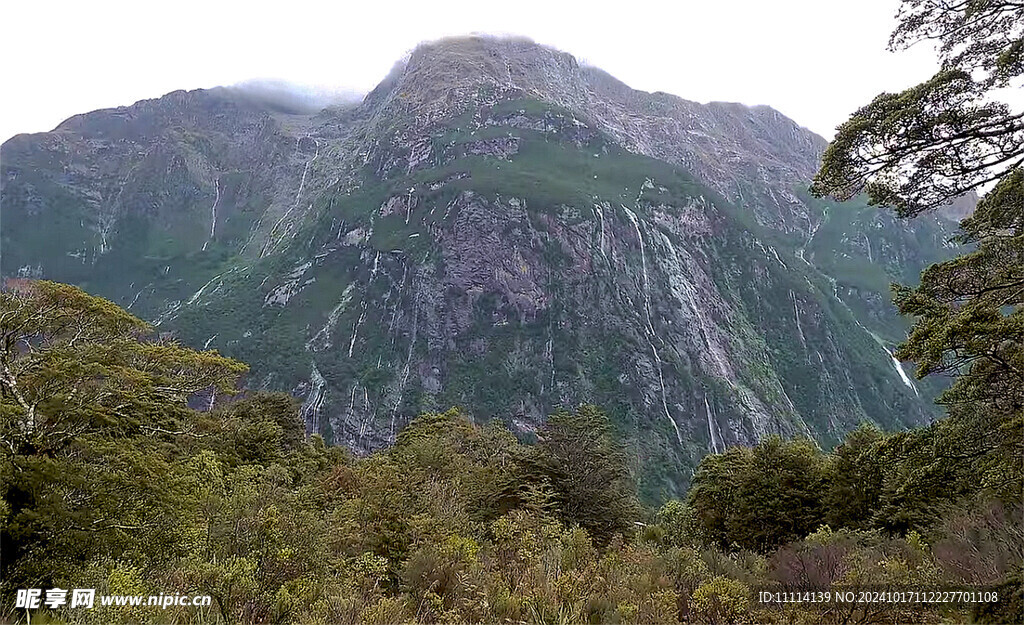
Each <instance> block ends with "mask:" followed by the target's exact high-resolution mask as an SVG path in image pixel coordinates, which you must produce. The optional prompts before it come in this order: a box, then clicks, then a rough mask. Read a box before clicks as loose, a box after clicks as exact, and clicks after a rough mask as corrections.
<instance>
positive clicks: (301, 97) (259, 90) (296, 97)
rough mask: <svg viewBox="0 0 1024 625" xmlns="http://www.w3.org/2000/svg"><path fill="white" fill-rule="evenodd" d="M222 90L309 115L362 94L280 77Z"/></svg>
mask: <svg viewBox="0 0 1024 625" xmlns="http://www.w3.org/2000/svg"><path fill="white" fill-rule="evenodd" d="M222 89H225V90H227V91H230V92H233V93H234V94H235V95H236V96H237V97H241V98H243V99H247V100H250V101H252V102H254V103H257V104H259V105H261V106H265V107H267V108H269V109H271V110H273V111H277V112H280V113H288V114H292V115H301V114H311V113H316V112H319V111H322V110H323V109H325V108H328V107H332V106H345V105H349V104H354V103H357V102H359V101H360V100H361V99H362V96H363V94H361V93H358V92H356V91H354V90H351V89H345V88H338V87H327V86H319V85H303V84H298V83H293V82H289V81H286V80H280V79H256V80H247V81H245V82H241V83H238V84H235V85H230V86H227V87H222Z"/></svg>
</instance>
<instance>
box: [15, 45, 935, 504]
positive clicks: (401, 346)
mask: <svg viewBox="0 0 1024 625" xmlns="http://www.w3.org/2000/svg"><path fill="white" fill-rule="evenodd" d="M824 145H825V142H824V140H823V139H821V138H820V137H818V136H816V135H814V134H813V133H811V132H809V131H807V130H805V129H803V128H801V127H799V126H798V125H797V124H796V123H794V122H793V121H791V120H789V119H787V118H785V117H784V116H782V115H781V114H779V113H778V112H777V111H774V110H772V109H770V108H768V107H753V108H750V107H746V106H742V105H738V104H723V103H712V104H706V105H705V104H697V103H694V102H688V101H686V100H682V99H680V98H677V97H675V96H670V95H666V94H660V93H656V94H648V93H643V92H638V91H634V90H631V89H629V88H628V87H626V86H625V85H623V84H622V83H620V82H618V81H616V80H615V79H613V78H611V77H610V76H608V75H607V74H604V73H603V72H601V71H599V70H596V69H593V68H588V67H582V66H580V65H579V64H578V63H577V62H576V60H575V59H573V58H572V57H571V56H570V55H568V54H564V53H561V52H557V51H555V50H551V49H549V48H545V47H541V46H538V45H535V44H532V43H529V42H525V41H519V40H504V39H488V38H467V39H455V40H444V41H440V42H436V43H433V44H427V45H423V46H421V47H419V48H417V49H416V50H415V51H414V52H413V53H412V54H411V55H410V57H409V58H408V59H407V60H406V61H405V62H404V63H403V64H401V65H399V66H398V67H397V68H396V70H395V71H394V72H392V74H391V75H389V76H388V77H387V78H386V79H385V80H384V82H382V83H381V84H380V86H378V88H377V89H375V90H374V91H373V92H371V93H370V94H369V95H368V96H367V97H366V98H365V99H364V101H363V102H362V103H360V104H358V105H351V106H343V107H335V108H328V109H324V110H323V111H320V112H319V113H316V114H312V115H309V114H296V113H294V112H289V111H286V110H282V109H281V108H280V107H276V106H273V105H272V104H270V103H266V102H262V101H261V100H259V99H258V98H253V97H250V96H249V95H247V94H246V93H244V92H241V91H238V90H232V89H214V90H207V91H203V90H199V91H192V92H187V93H186V92H175V93H172V94H168V95H167V96H164V97H163V98H160V99H157V100H149V101H144V102H139V103H137V104H135V105H133V106H131V107H123V108H118V109H112V110H104V111H96V112H92V113H87V114H84V115H79V116H76V117H74V118H71V119H69V120H68V121H66V122H65V123H63V124H62V125H61V126H59V127H58V128H57V129H55V130H54V131H53V132H50V133H41V134H34V135H20V136H18V137H15V138H13V139H11V140H9V141H8V142H6V143H5V144H4V145H3V148H2V161H3V172H2V189H0V197H2V213H3V214H2V219H3V230H2V235H0V236H2V246H3V256H2V258H0V263H2V264H0V273H2V274H3V275H5V276H20V277H32V278H38V277H45V278H47V279H53V280H58V281H65V282H71V283H74V284H78V285H80V286H82V287H83V288H85V289H87V290H88V291H90V292H92V293H96V294H99V295H102V296H104V297H108V298H110V299H112V300H114V301H115V302H117V303H119V304H121V305H122V306H124V307H126V308H127V309H129V310H130V311H131V312H132V313H133V314H136V315H138V316H140V317H142V318H144V319H147V320H149V321H151V322H152V323H154V324H155V325H157V326H158V328H159V329H160V330H161V331H170V332H173V333H175V334H176V335H177V336H179V337H180V338H181V339H183V340H184V341H186V342H187V343H188V344H190V345H192V346H195V347H199V348H208V349H217V350H219V351H220V352H221V353H223V354H226V355H230V356H233V357H237V358H240V359H242V360H245V361H246V362H248V363H250V364H251V365H252V371H251V373H250V375H249V378H248V385H250V386H252V387H256V388H262V389H275V390H287V391H290V392H292V393H293V394H295V395H297V396H298V397H300V398H301V399H303V400H304V404H303V408H302V415H303V417H304V419H305V421H306V425H307V429H308V430H309V431H316V432H320V433H322V434H323V435H324V436H325V438H326V439H327V440H328V441H330V442H333V443H336V444H342V445H346V446H348V447H350V448H352V449H355V450H359V451H365V450H370V449H374V448H378V447H381V446H384V445H387V444H390V443H392V442H394V440H395V437H396V435H397V433H398V432H399V430H400V429H401V428H402V426H403V425H404V424H405V423H407V422H408V420H409V419H410V418H411V417H412V416H413V415H415V414H418V413H419V412H422V411H426V410H440V409H446V408H448V407H449V406H452V405H459V406H462V407H464V408H465V409H467V410H468V411H469V412H470V413H471V414H473V415H474V416H475V417H476V418H477V419H482V420H483V419H488V418H491V417H495V418H500V419H501V420H503V421H505V422H506V423H508V424H509V425H510V426H511V427H512V428H513V429H514V430H515V431H517V432H519V433H520V435H524V436H527V437H528V436H529V435H530V433H531V432H533V431H534V430H535V429H536V428H537V427H538V425H539V424H540V423H541V422H542V421H543V419H544V415H546V414H549V413H550V412H551V411H552V410H553V409H554V408H555V407H557V406H568V407H572V406H575V405H578V404H579V403H581V402H589V403H595V404H598V405H601V406H603V407H605V408H606V409H607V410H608V412H609V413H610V414H611V416H612V418H613V421H614V423H615V427H616V431H617V433H618V436H619V437H620V438H621V440H623V441H625V442H626V443H627V444H628V445H629V447H630V449H631V452H632V453H631V456H632V457H633V459H634V460H633V463H634V469H636V470H638V472H639V473H640V475H641V476H642V482H641V486H642V488H643V490H644V492H645V493H646V494H647V495H648V496H649V497H652V498H663V497H665V496H667V495H670V494H673V493H678V492H680V491H681V489H682V488H684V487H685V485H686V484H687V482H688V480H689V476H690V471H691V469H692V468H693V467H694V466H695V465H696V462H697V461H698V460H699V459H700V458H701V457H702V456H703V455H704V454H706V453H708V452H709V451H716V450H717V451H722V450H724V449H725V448H726V447H727V446H729V445H732V444H736V443H752V442H756V441H758V440H761V439H763V438H765V437H766V436H768V435H770V434H782V435H785V436H791V435H798V434H807V435H809V436H812V437H814V438H815V439H817V440H818V441H820V442H821V443H822V444H823V445H831V444H833V443H835V442H837V441H838V440H840V438H841V437H842V435H843V433H844V432H846V431H847V430H849V429H851V428H852V427H854V426H855V425H856V424H858V423H860V422H862V421H871V422H874V423H877V424H878V425H880V426H882V427H884V428H887V429H896V428H902V427H906V426H910V425H914V424H920V423H924V422H926V421H927V420H929V418H930V415H931V414H932V408H931V405H930V404H931V399H930V397H931V396H932V395H933V394H934V389H933V388H928V387H920V388H919V385H918V383H916V382H913V381H911V380H910V379H909V378H908V377H907V373H906V372H904V371H903V369H902V367H901V366H900V365H899V363H897V362H896V361H895V360H894V359H893V358H892V357H891V356H890V355H889V352H890V351H891V349H892V346H893V345H894V344H895V343H896V342H897V341H899V340H900V338H901V337H902V336H903V335H904V329H905V326H904V325H903V322H902V321H900V320H898V319H897V318H896V317H895V316H894V314H893V312H892V310H891V306H889V304H888V283H889V282H890V281H892V280H895V281H903V282H912V281H914V280H915V279H916V276H917V274H918V273H919V271H920V270H921V269H922V268H923V267H924V266H926V265H927V264H929V263H931V262H933V261H935V260H937V259H939V258H941V257H944V256H945V255H946V254H947V252H948V250H947V248H946V243H945V241H946V239H947V238H948V236H949V233H950V225H951V223H952V222H950V223H949V224H947V222H945V221H943V220H942V219H941V218H935V219H931V220H929V219H920V220H916V221H915V222H913V223H902V222H896V221H895V220H894V219H893V218H891V217H890V216H889V215H887V214H885V213H882V212H877V211H875V210H871V209H868V208H867V207H866V206H863V205H858V204H854V205H843V206H839V205H835V204H833V203H830V202H824V201H819V200H816V199H812V198H810V197H809V196H808V195H807V193H806V191H805V188H806V186H807V183H808V181H809V180H810V178H811V176H812V175H813V173H814V171H815V169H816V166H817V160H818V157H819V155H820V153H821V151H822V150H823V148H824Z"/></svg>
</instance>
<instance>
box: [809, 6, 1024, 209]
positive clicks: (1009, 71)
mask: <svg viewBox="0 0 1024 625" xmlns="http://www.w3.org/2000/svg"><path fill="white" fill-rule="evenodd" d="M897 17H898V19H899V24H898V26H897V27H896V30H895V31H894V32H893V34H892V37H891V39H890V41H889V49H890V50H893V51H897V50H905V49H907V48H909V47H910V46H913V45H915V44H917V43H920V42H926V41H933V42H937V43H938V52H939V59H940V62H941V68H940V70H939V72H938V73H936V74H935V76H933V77H932V78H931V79H929V80H927V81H925V82H923V83H921V84H920V85H917V86H915V87H912V88H910V89H907V90H905V91H903V92H901V93H896V94H893V93H883V94H881V95H879V96H878V97H876V98H875V99H874V100H873V101H872V102H871V103H870V104H868V105H867V106H865V107H863V108H861V109H860V110H858V111H857V112H856V113H854V115H853V117H851V118H850V120H849V121H847V122H846V123H844V124H843V125H842V126H840V127H839V129H838V132H837V133H836V138H835V140H833V141H832V143H831V144H830V145H829V147H828V149H827V150H826V151H825V155H824V157H823V159H822V167H821V170H820V171H819V172H818V175H817V176H816V177H815V180H814V184H813V185H812V187H811V190H812V192H813V193H814V194H815V195H818V196H824V195H830V196H833V197H836V198H837V199H841V200H846V199H850V198H852V197H853V196H855V195H857V194H858V193H860V192H862V191H867V193H868V196H869V199H870V201H871V202H872V203H873V204H881V205H889V206H893V207H895V208H896V211H897V213H898V214H899V215H900V216H904V217H909V216H914V215H917V214H919V213H921V212H923V211H926V210H930V209H935V208H939V207H942V206H945V205H948V204H950V203H952V202H953V201H954V200H955V199H957V198H958V197H960V196H961V195H963V194H965V193H966V192H968V191H970V190H973V189H980V188H983V187H984V186H985V185H986V184H988V183H991V182H994V181H997V180H1000V179H1002V178H1003V177H1005V176H1006V175H1007V173H1008V172H1012V171H1013V170H1014V169H1015V168H1017V167H1020V166H1021V165H1022V164H1024V113H1015V112H1011V110H1010V108H1009V107H1008V106H1006V105H1005V104H1001V103H999V102H995V101H993V100H992V99H991V98H990V95H991V94H992V92H993V90H996V89H1000V88H1013V87H1016V86H1019V81H1018V79H1019V77H1020V76H1021V74H1022V73H1024V4H1021V3H1020V2H1016V1H1013V0H954V1H953V2H934V1H933V0H904V2H903V5H902V7H901V9H900V12H899V15H898V16H897Z"/></svg>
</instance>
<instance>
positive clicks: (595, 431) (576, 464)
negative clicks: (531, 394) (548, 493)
mask: <svg viewBox="0 0 1024 625" xmlns="http://www.w3.org/2000/svg"><path fill="white" fill-rule="evenodd" d="M537 438H538V442H537V445H536V447H535V449H534V450H533V452H534V453H532V454H530V455H528V456H526V458H525V459H524V460H523V464H524V465H525V467H524V473H525V476H526V479H527V480H528V481H530V480H532V481H534V482H542V483H544V484H546V485H547V486H549V487H550V488H551V490H552V492H553V494H554V497H553V503H554V506H555V508H556V511H557V513H558V516H559V517H560V519H561V520H562V522H563V523H565V524H566V525H568V526H572V525H579V526H580V527H582V528H583V529H585V530H587V532H588V533H589V534H590V535H591V536H592V537H593V538H594V540H595V541H597V542H598V543H600V544H605V543H607V542H608V541H609V540H611V539H612V538H613V537H614V536H615V535H616V534H621V535H625V534H628V533H630V532H631V531H632V529H633V522H634V521H635V520H636V519H637V517H638V515H639V508H638V503H637V501H636V494H635V493H636V489H635V487H634V483H633V480H632V476H631V475H630V472H629V465H628V462H627V460H626V456H625V453H624V452H623V450H622V448H621V447H620V446H619V445H618V444H617V443H616V442H615V437H614V435H613V433H612V428H611V423H610V422H609V420H608V417H607V416H606V415H605V414H604V413H603V412H601V410H600V409H598V408H597V407H596V406H590V405H584V406H580V407H579V408H578V409H577V410H576V411H575V412H568V411H565V410H560V411H558V412H556V413H555V414H553V415H551V416H550V417H548V420H547V422H546V423H545V424H544V426H543V427H542V428H541V429H540V431H539V432H538V433H537Z"/></svg>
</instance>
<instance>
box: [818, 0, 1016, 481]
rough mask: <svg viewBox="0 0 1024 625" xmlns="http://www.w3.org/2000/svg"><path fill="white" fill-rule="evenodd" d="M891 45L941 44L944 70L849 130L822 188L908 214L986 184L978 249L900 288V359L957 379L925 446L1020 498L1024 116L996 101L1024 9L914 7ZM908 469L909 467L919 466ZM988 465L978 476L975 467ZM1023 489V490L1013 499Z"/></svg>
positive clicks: (1009, 75)
mask: <svg viewBox="0 0 1024 625" xmlns="http://www.w3.org/2000/svg"><path fill="white" fill-rule="evenodd" d="M898 18H899V24H898V26H897V28H896V30H895V32H894V33H893V35H892V38H891V40H890V49H893V50H901V49H906V48H907V47H909V46H911V45H914V44H916V43H920V42H935V43H937V46H938V52H939V57H940V60H941V64H942V65H941V69H940V71H939V72H938V73H937V74H936V75H935V76H934V77H932V78H931V79H930V80H928V81H926V82H924V83H922V84H920V85H918V86H916V87H913V88H911V89H907V90H906V91H904V92H902V93H899V94H885V93H883V94H881V95H879V96H878V97H877V98H875V100H874V101H873V102H871V104H869V105H867V106H865V107H863V108H862V109H860V110H858V111H857V112H856V113H855V114H854V115H853V117H852V118H851V119H850V120H849V121H847V122H846V123H845V124H843V125H842V126H841V127H840V128H839V131H838V133H837V135H836V139H835V140H834V141H833V142H832V143H831V144H830V145H829V147H828V149H827V150H826V152H825V155H824V157H823V160H822V166H821V170H820V171H819V172H818V175H817V177H816V178H815V181H814V184H813V185H812V191H813V192H814V193H815V194H817V195H819V196H820V195H831V196H834V197H836V198H838V199H848V198H850V197H852V196H853V195H855V194H857V193H860V192H861V191H866V192H867V193H868V196H869V198H870V201H871V202H872V203H875V204H882V205H889V206H893V207H895V209H896V212H897V214H898V215H900V216H903V217H911V216H915V215H918V214H920V213H922V212H924V211H928V210H932V209H936V208H939V207H942V206H944V205H947V204H949V203H950V202H952V201H953V200H955V199H956V198H958V197H959V196H961V195H963V194H965V193H967V192H969V191H972V190H976V189H977V190H983V189H986V188H987V187H988V186H990V185H991V186H992V188H991V189H988V191H987V193H986V195H985V196H984V198H983V199H982V200H981V202H979V204H978V206H977V207H976V209H975V211H974V214H973V215H972V216H971V217H969V218H967V219H965V220H963V221H962V222H961V224H960V234H959V235H958V237H957V238H956V240H957V241H958V242H960V243H962V244H964V245H966V246H968V248H969V249H970V251H968V252H966V253H964V254H962V255H961V256H959V257H957V258H954V259H952V260H949V261H946V262H942V263H938V264H936V265H933V266H931V267H929V268H928V269H927V270H925V271H924V273H923V274H922V276H921V284H920V285H919V286H918V287H916V288H910V287H906V286H897V285H894V287H893V289H894V293H895V302H896V305H897V307H898V309H899V311H900V312H901V313H902V314H904V315H908V316H912V317H914V318H915V322H914V325H913V328H912V329H911V332H910V335H909V337H908V339H907V341H906V342H905V343H904V344H903V345H901V346H900V348H899V349H898V351H897V353H896V356H897V357H899V358H901V359H905V360H913V361H916V362H917V363H918V365H919V366H918V370H917V375H918V377H924V376H926V375H942V376H951V377H953V378H954V379H955V382H954V384H953V385H952V387H951V388H950V389H949V390H948V391H947V392H945V393H944V394H943V395H942V396H941V397H940V403H942V404H945V405H946V406H947V408H948V411H949V420H950V421H951V423H949V424H947V425H944V426H943V427H942V428H940V430H941V431H937V432H936V435H935V436H934V437H932V438H933V439H934V441H933V442H932V443H928V445H927V446H928V448H929V449H931V450H933V451H934V452H935V453H936V454H937V456H936V459H937V461H941V462H942V463H944V466H943V468H942V471H940V472H939V473H946V472H948V471H949V470H951V469H952V468H953V467H952V466H951V465H950V462H954V463H955V462H959V463H961V464H965V465H971V466H969V467H968V468H970V469H972V471H968V472H966V473H965V472H964V471H963V470H962V469H963V467H960V468H957V469H956V472H957V473H960V474H969V475H971V478H972V479H976V480H977V484H976V486H978V487H984V488H990V489H991V490H992V492H993V493H995V494H997V495H998V496H1001V497H1004V498H1005V497H1007V496H1015V497H1017V498H1018V499H1019V496H1020V492H1021V489H1022V488H1024V477H1022V475H1024V471H1022V464H1024V462H1022V461H1021V460H1020V459H1021V458H1022V457H1024V112H1012V111H1011V110H1010V108H1009V107H1008V106H1006V105H1004V104H1000V103H998V102H995V101H994V100H993V99H992V96H993V94H994V93H995V92H996V90H998V89H1016V88H1019V87H1020V85H1021V81H1020V79H1021V76H1022V75H1024V3H1021V2H1017V1H1010V0H955V1H954V2H934V1H933V0H904V2H903V5H902V8H901V10H900V13H899V16H898ZM908 466H909V465H908ZM974 469H977V470H974ZM1013 493H1015V495H1013Z"/></svg>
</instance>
